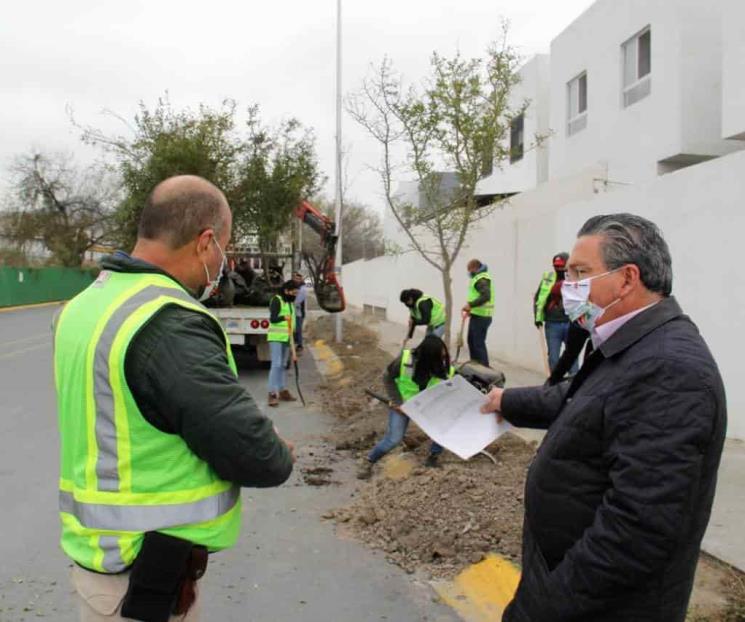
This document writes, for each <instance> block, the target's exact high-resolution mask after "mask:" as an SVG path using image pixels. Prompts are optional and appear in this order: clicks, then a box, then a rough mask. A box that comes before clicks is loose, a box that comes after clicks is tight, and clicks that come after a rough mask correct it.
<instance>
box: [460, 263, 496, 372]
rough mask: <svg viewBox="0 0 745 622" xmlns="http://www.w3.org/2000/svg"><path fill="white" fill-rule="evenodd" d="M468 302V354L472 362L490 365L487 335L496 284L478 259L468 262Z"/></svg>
mask: <svg viewBox="0 0 745 622" xmlns="http://www.w3.org/2000/svg"><path fill="white" fill-rule="evenodd" d="M467 269H468V276H469V277H470V279H471V280H470V281H469V284H468V302H467V303H466V304H465V306H464V307H463V313H467V314H468V315H469V316H470V317H469V320H468V353H469V356H470V357H471V360H473V361H478V362H479V363H481V364H482V365H486V366H488V365H489V353H488V352H487V350H486V333H487V331H488V330H489V326H491V321H492V316H493V315H494V282H493V281H492V278H491V275H490V274H489V269H488V268H487V267H486V266H485V265H484V264H483V263H481V262H480V261H479V260H478V259H471V261H469V262H468V266H467Z"/></svg>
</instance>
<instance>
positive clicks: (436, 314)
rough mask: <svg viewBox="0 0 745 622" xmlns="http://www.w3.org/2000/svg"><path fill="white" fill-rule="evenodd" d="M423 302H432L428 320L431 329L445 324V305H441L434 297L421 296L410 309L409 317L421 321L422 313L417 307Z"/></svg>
mask: <svg viewBox="0 0 745 622" xmlns="http://www.w3.org/2000/svg"><path fill="white" fill-rule="evenodd" d="M425 300H431V301H432V315H431V316H430V318H429V326H431V327H432V328H437V327H438V326H442V325H443V324H444V323H445V305H444V304H442V303H441V302H440V301H439V300H438V299H437V298H435V297H434V296H422V297H421V298H420V299H419V300H417V301H416V303H415V304H414V308H413V309H411V317H413V318H414V319H415V320H416V321H419V320H421V319H422V312H421V310H420V309H419V305H420V304H421V303H423V302H424V301H425Z"/></svg>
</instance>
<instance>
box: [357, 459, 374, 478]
mask: <svg viewBox="0 0 745 622" xmlns="http://www.w3.org/2000/svg"><path fill="white" fill-rule="evenodd" d="M372 470H373V463H372V462H370V461H369V460H368V459H367V458H363V459H362V461H361V462H360V465H359V466H358V467H357V479H370V477H372Z"/></svg>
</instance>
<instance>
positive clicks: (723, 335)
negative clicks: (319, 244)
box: [344, 153, 745, 438]
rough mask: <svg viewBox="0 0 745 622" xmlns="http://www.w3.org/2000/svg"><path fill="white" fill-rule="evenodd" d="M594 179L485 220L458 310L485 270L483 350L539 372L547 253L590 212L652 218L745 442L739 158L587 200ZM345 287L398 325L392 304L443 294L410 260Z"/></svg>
mask: <svg viewBox="0 0 745 622" xmlns="http://www.w3.org/2000/svg"><path fill="white" fill-rule="evenodd" d="M598 172H599V171H598V169H593V168H590V169H587V170H585V171H582V172H581V173H580V174H578V175H576V176H572V177H568V178H566V179H563V180H560V181H555V182H549V183H547V184H543V185H541V186H539V187H538V188H537V189H536V190H534V191H531V192H526V193H523V194H521V195H518V196H516V197H513V199H512V200H511V202H510V204H509V205H507V206H505V207H503V208H502V209H498V210H496V211H495V212H494V213H493V214H492V215H491V216H490V217H489V218H488V219H486V220H484V221H482V223H481V224H480V225H479V227H478V228H477V229H475V230H474V231H473V232H472V233H471V234H470V236H469V238H468V247H467V248H466V249H464V250H463V252H462V254H461V257H460V259H459V262H458V264H457V266H456V267H455V269H454V271H453V277H454V280H455V286H454V292H453V293H454V297H455V301H456V303H457V305H460V304H462V303H463V301H464V299H465V294H466V281H467V278H466V269H465V264H466V262H467V260H468V259H470V258H472V257H477V258H479V259H481V260H482V261H484V262H485V263H487V264H488V265H489V267H490V269H491V271H492V274H493V276H494V279H495V283H496V286H497V309H496V313H495V321H494V324H493V326H492V329H491V330H490V333H489V348H490V350H492V351H493V352H494V353H497V354H498V356H499V357H501V358H503V359H506V360H508V361H510V362H512V363H516V364H519V365H523V366H526V367H531V368H533V369H535V370H536V371H540V370H541V369H542V361H541V357H540V349H539V342H538V336H537V334H536V330H535V328H534V327H533V323H532V310H531V307H532V297H533V293H534V291H535V288H536V287H537V285H538V280H539V279H540V275H541V273H542V272H543V271H544V270H546V269H548V268H549V267H550V261H551V257H552V255H553V254H554V253H556V252H558V251H562V250H571V246H572V244H573V241H574V238H575V234H576V231H577V230H578V229H579V227H580V226H581V225H582V223H583V222H584V221H585V220H586V219H587V218H588V217H590V216H592V215H595V214H600V213H613V212H622V211H632V212H635V213H638V214H641V215H643V216H645V217H647V218H650V219H651V220H653V221H654V222H656V223H657V224H658V225H659V226H660V227H661V228H662V230H663V232H664V234H665V236H666V238H667V240H668V243H669V244H670V248H671V252H672V255H673V261H674V266H673V267H674V270H675V284H674V294H675V295H676V296H677V298H678V299H679V301H680V303H681V304H682V306H683V309H684V310H685V311H686V313H688V314H689V315H690V316H691V317H692V318H693V320H694V321H695V322H696V323H697V324H698V326H699V328H700V329H701V332H702V334H703V336H704V338H705V339H706V341H707V343H708V344H709V347H710V348H711V350H712V352H713V353H714V356H715V358H716V359H717V362H718V364H719V366H720V368H721V370H722V375H723V377H724V382H725V386H726V387H727V391H728V398H729V407H730V424H729V432H728V433H729V435H730V436H733V437H737V438H745V383H743V382H742V381H741V373H740V372H741V370H742V368H743V364H742V356H743V349H742V346H741V345H740V344H741V342H742V335H743V334H745V313H742V309H745V287H743V275H742V274H743V273H742V259H741V250H740V244H739V232H741V231H743V230H745V210H743V209H742V204H743V197H745V153H737V154H732V155H729V156H726V157H723V158H720V159H717V160H713V161H711V162H706V163H703V164H700V165H697V166H693V167H689V168H686V169H684V170H681V171H678V172H675V173H672V174H670V175H666V176H664V177H659V178H655V179H654V180H652V181H651V182H648V183H646V184H641V185H638V186H634V187H629V188H624V189H622V190H616V191H613V192H609V193H601V194H594V193H593V182H592V180H593V178H594V177H596V176H597V175H598ZM730 232H731V233H730ZM344 286H345V291H346V293H347V296H348V299H349V302H350V304H352V305H360V306H361V305H363V304H375V305H376V306H386V307H387V310H388V317H389V319H391V320H393V321H398V322H401V323H403V322H405V320H406V310H405V308H404V307H403V305H401V304H400V303H399V302H398V293H399V291H400V290H401V289H404V288H406V287H414V286H416V287H419V288H420V289H422V290H425V291H428V292H432V293H433V294H435V295H439V296H442V295H443V290H442V285H441V282H440V279H439V273H438V272H437V271H436V270H435V269H434V268H432V267H430V266H428V265H427V264H426V263H425V262H424V261H423V260H422V259H421V258H419V257H418V256H417V255H415V254H413V253H407V254H405V255H401V256H398V257H381V258H378V259H375V260H370V261H359V262H355V263H353V264H348V265H346V266H345V267H344ZM453 326H455V322H453ZM402 330H403V329H402Z"/></svg>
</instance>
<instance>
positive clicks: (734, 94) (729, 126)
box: [722, 0, 745, 140]
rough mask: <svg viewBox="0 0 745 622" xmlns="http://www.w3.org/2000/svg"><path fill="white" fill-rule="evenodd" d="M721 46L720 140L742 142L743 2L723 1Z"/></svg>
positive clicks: (744, 121)
mask: <svg viewBox="0 0 745 622" xmlns="http://www.w3.org/2000/svg"><path fill="white" fill-rule="evenodd" d="M722 44H723V52H722V55H723V59H724V62H723V76H722V136H723V137H724V138H734V137H737V138H739V139H741V140H745V2H743V1H742V0H725V7H724V11H723V15H722Z"/></svg>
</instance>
